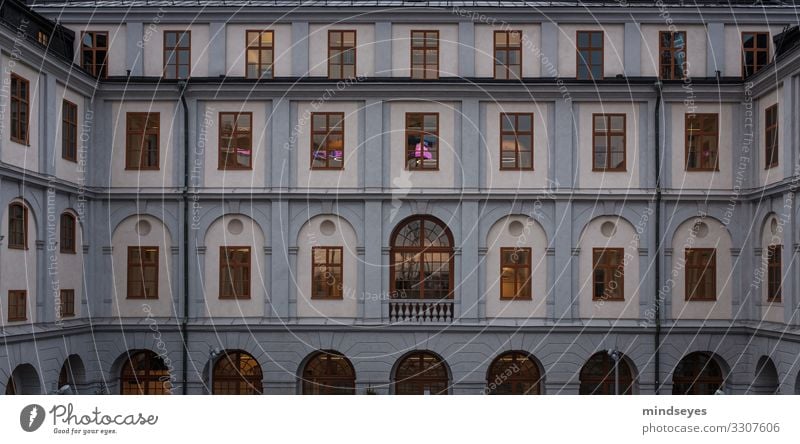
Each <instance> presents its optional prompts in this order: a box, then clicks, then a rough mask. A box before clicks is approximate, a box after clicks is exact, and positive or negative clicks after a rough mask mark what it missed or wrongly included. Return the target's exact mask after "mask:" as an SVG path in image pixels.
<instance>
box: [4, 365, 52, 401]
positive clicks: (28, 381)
mask: <svg viewBox="0 0 800 444" xmlns="http://www.w3.org/2000/svg"><path fill="white" fill-rule="evenodd" d="M6 394H7V395H43V394H45V393H43V392H42V381H41V380H40V379H39V373H37V372H36V369H35V368H34V367H33V366H32V365H30V364H20V365H18V366H17V367H16V368H15V369H14V371H13V372H11V377H9V378H8V383H7V384H6Z"/></svg>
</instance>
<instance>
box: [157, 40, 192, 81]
mask: <svg viewBox="0 0 800 444" xmlns="http://www.w3.org/2000/svg"><path fill="white" fill-rule="evenodd" d="M167 34H177V36H176V39H175V46H174V47H170V46H167ZM184 34H185V35H187V36H188V37H189V44H188V46H186V47H183V46H179V45H180V42H181V40H183V39H181V38H180V37H181V36H182V35H184ZM161 37H162V39H163V42H162V43H163V48H164V54H163V56H164V59H163V65H162V66H163V70H162V77H163V78H164V79H167V80H183V79H188V78H189V77H191V76H192V31H191V30H188V29H187V30H167V29H165V30H164V31H163V33H162V35H161ZM179 50H180V51H186V52H187V53H188V55H189V62H188V63H179V62H178V53H177V51H179ZM171 53H175V58H174V60H175V64H174V66H172V67H170V65H168V64H167V62H168V61H169V54H171ZM184 65H185V66H186V67H187V70H186V77H181V76H180V70H181V66H184ZM170 71H172V73H171V75H174V77H172V76H171V75H168V73H170Z"/></svg>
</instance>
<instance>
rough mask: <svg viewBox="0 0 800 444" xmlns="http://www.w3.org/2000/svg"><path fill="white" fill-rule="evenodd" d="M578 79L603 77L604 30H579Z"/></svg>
mask: <svg viewBox="0 0 800 444" xmlns="http://www.w3.org/2000/svg"><path fill="white" fill-rule="evenodd" d="M577 40H578V44H577V57H578V76H577V77H578V79H582V80H592V79H594V80H601V79H602V78H603V31H578V33H577Z"/></svg>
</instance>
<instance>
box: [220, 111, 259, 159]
mask: <svg viewBox="0 0 800 444" xmlns="http://www.w3.org/2000/svg"><path fill="white" fill-rule="evenodd" d="M226 116H233V127H232V128H231V133H230V136H228V138H229V139H230V140H231V141H235V140H236V139H237V136H238V135H239V133H240V132H244V131H240V130H239V125H238V124H239V117H241V116H246V117H247V118H248V119H249V120H250V129H249V130H248V131H247V135H248V139H249V145H250V155H249V156H250V164H249V165H247V166H242V165H240V164H239V163H238V162H234V165H233V166H230V162H225V159H229V158H230V157H231V155H230V154H227V155H226V154H223V147H224V144H223V142H222V140H223V138H224V137H225V134H224V133H223V129H224V128H225V126H224V125H223V124H222V120H223V119H224V118H225V117H226ZM218 118H219V131H217V170H218V171H250V170H252V169H253V113H252V112H250V111H242V112H238V111H237V112H233V111H220V113H219V116H218ZM228 148H229V149H230V144H229V145H228ZM235 149H236V150H238V149H239V147H238V146H237V147H235ZM229 151H230V150H229ZM233 157H237V156H236V154H235V153H234V156H233Z"/></svg>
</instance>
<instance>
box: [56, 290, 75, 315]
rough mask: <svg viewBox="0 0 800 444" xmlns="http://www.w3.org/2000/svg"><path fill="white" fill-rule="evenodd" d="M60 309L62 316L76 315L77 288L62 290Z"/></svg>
mask: <svg viewBox="0 0 800 444" xmlns="http://www.w3.org/2000/svg"><path fill="white" fill-rule="evenodd" d="M58 311H59V315H60V317H62V318H69V317H72V316H75V290H61V291H60V293H59V307H58Z"/></svg>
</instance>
